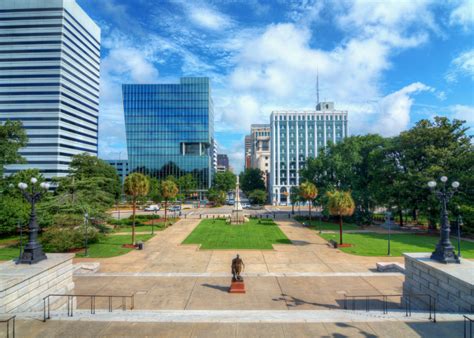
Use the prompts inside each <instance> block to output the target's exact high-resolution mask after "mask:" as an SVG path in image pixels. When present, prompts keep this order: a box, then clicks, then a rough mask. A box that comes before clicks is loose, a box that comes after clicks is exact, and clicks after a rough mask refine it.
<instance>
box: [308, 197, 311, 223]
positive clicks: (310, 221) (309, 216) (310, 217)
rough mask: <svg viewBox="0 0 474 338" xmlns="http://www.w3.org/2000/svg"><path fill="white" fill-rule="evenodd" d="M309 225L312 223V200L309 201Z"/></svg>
mask: <svg viewBox="0 0 474 338" xmlns="http://www.w3.org/2000/svg"><path fill="white" fill-rule="evenodd" d="M308 208H309V225H311V202H309V206H308Z"/></svg>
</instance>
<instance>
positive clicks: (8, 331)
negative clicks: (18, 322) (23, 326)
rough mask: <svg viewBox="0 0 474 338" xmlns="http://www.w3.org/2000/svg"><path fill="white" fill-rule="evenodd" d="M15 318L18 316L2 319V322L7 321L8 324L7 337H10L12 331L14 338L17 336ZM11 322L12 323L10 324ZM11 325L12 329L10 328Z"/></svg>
mask: <svg viewBox="0 0 474 338" xmlns="http://www.w3.org/2000/svg"><path fill="white" fill-rule="evenodd" d="M15 318H16V316H11V317H9V318H5V319H0V323H6V326H7V338H10V332H11V333H12V338H15ZM10 322H11V324H10ZM10 326H11V329H10Z"/></svg>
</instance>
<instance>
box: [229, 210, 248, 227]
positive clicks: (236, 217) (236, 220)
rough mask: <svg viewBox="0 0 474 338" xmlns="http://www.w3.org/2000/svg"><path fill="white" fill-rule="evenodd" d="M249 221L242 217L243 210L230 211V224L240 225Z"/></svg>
mask: <svg viewBox="0 0 474 338" xmlns="http://www.w3.org/2000/svg"><path fill="white" fill-rule="evenodd" d="M248 221H249V219H248V218H247V217H246V216H245V215H244V211H243V210H232V215H231V216H230V224H242V223H246V222H248Z"/></svg>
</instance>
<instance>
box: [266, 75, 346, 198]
mask: <svg viewBox="0 0 474 338" xmlns="http://www.w3.org/2000/svg"><path fill="white" fill-rule="evenodd" d="M316 101H317V102H316V110H305V111H295V110H279V111H273V112H272V114H271V115H270V133H271V138H270V139H271V142H270V163H271V169H270V198H271V201H272V203H273V204H274V205H288V204H291V200H290V190H291V188H292V187H296V186H299V184H300V174H299V172H300V170H301V169H302V168H303V167H304V166H305V164H306V160H307V158H308V157H317V156H318V154H319V153H320V152H321V151H322V150H323V149H324V148H325V147H326V146H327V145H328V143H337V142H340V141H342V140H343V139H344V138H345V137H347V135H348V134H349V131H348V113H347V111H344V110H336V109H335V108H334V102H320V101H319V74H318V75H317V77H316Z"/></svg>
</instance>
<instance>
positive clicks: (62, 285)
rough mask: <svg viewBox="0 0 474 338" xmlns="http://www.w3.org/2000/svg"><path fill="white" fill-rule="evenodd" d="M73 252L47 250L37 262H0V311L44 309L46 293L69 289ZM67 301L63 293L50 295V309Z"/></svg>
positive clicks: (62, 291)
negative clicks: (59, 295) (52, 252)
mask: <svg viewBox="0 0 474 338" xmlns="http://www.w3.org/2000/svg"><path fill="white" fill-rule="evenodd" d="M73 257H74V254H48V259H46V260H44V261H41V262H39V263H36V264H32V265H27V264H18V265H17V264H15V262H13V261H10V262H6V263H2V264H0V313H11V312H30V311H42V310H43V298H44V297H45V296H47V295H49V294H53V293H56V294H65V293H70V292H71V291H72V290H73V288H74V282H73V279H72V277H73V269H74V268H73V264H72V258H73ZM65 302H66V297H52V298H51V299H50V305H51V309H56V308H58V307H60V306H62V305H64V303H65Z"/></svg>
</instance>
